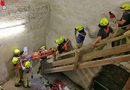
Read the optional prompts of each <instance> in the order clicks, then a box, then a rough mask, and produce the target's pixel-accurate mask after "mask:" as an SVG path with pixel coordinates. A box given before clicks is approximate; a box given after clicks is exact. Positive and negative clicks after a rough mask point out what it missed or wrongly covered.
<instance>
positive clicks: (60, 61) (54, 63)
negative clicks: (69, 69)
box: [50, 57, 75, 67]
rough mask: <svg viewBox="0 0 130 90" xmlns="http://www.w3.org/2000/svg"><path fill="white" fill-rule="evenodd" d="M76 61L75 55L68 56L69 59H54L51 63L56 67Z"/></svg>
mask: <svg viewBox="0 0 130 90" xmlns="http://www.w3.org/2000/svg"><path fill="white" fill-rule="evenodd" d="M74 61H75V57H71V58H67V59H63V60H58V61H54V62H52V63H51V64H50V66H51V67H55V66H62V65H68V64H73V63H74Z"/></svg>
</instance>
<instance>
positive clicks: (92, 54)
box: [82, 44, 130, 61]
mask: <svg viewBox="0 0 130 90" xmlns="http://www.w3.org/2000/svg"><path fill="white" fill-rule="evenodd" d="M127 51H130V44H124V45H120V46H116V47H113V48H111V49H106V50H100V51H94V52H90V53H88V54H85V55H83V57H82V61H86V60H92V59H94V58H98V57H105V56H110V55H114V54H115V55H116V54H120V53H123V52H127Z"/></svg>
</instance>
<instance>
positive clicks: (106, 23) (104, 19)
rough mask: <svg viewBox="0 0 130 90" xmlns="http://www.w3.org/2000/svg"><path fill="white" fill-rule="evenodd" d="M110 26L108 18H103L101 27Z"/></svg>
mask: <svg viewBox="0 0 130 90" xmlns="http://www.w3.org/2000/svg"><path fill="white" fill-rule="evenodd" d="M108 24H109V21H108V19H107V18H106V17H103V18H101V20H100V25H101V26H107V25H108Z"/></svg>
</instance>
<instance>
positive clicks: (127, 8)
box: [120, 3, 130, 10]
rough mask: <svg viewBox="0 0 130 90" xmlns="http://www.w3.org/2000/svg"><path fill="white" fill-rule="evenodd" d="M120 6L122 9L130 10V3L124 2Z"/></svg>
mask: <svg viewBox="0 0 130 90" xmlns="http://www.w3.org/2000/svg"><path fill="white" fill-rule="evenodd" d="M120 8H121V9H122V10H130V3H123V4H121V6H120Z"/></svg>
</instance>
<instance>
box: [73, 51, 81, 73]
mask: <svg viewBox="0 0 130 90" xmlns="http://www.w3.org/2000/svg"><path fill="white" fill-rule="evenodd" d="M79 59H80V52H78V51H77V52H75V62H74V70H75V71H76V70H77V68H78V62H79Z"/></svg>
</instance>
